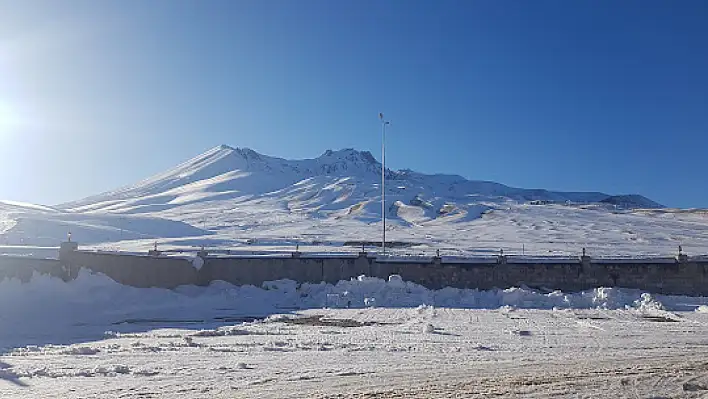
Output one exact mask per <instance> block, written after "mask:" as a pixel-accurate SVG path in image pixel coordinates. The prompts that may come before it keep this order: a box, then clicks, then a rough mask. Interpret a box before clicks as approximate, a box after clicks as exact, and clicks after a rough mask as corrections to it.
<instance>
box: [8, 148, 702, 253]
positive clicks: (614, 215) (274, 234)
mask: <svg viewBox="0 0 708 399" xmlns="http://www.w3.org/2000/svg"><path fill="white" fill-rule="evenodd" d="M380 179H381V164H380V163H379V162H378V161H377V160H376V159H375V158H374V156H373V155H372V154H371V153H369V152H366V151H357V150H353V149H345V150H339V151H326V152H324V153H323V154H322V155H321V156H319V157H317V158H314V159H303V160H286V159H282V158H277V157H272V156H267V155H263V154H259V153H257V152H255V151H253V150H250V149H244V148H232V147H229V146H219V147H215V148H212V149H210V150H209V151H207V152H205V153H203V154H201V155H199V156H197V157H195V158H193V159H190V160H188V161H186V162H184V163H182V164H181V165H178V166H177V167H175V168H173V169H171V170H168V171H166V172H164V173H160V174H158V175H155V176H153V177H150V178H148V179H146V180H143V181H141V182H138V183H136V184H133V185H130V186H127V187H123V188H120V189H117V190H113V191H110V192H106V193H103V194H99V195H96V196H92V197H89V198H85V199H82V200H78V201H75V202H71V203H66V204H61V205H58V206H54V207H41V206H35V205H30V204H17V203H11V202H4V203H3V202H0V249H2V245H3V244H4V245H28V244H29V245H56V243H58V242H59V241H61V240H63V239H65V237H66V234H67V232H69V231H70V232H71V233H72V237H74V238H75V239H76V240H77V241H79V242H81V243H82V245H89V246H96V247H101V248H110V249H115V248H120V249H129V250H140V251H144V250H146V249H147V248H151V247H152V246H153V244H154V243H155V242H158V243H159V245H160V246H161V248H169V247H172V248H177V249H184V248H198V247H201V246H206V247H209V248H212V249H216V248H221V249H226V248H229V249H238V248H241V249H248V250H249V251H250V250H261V249H269V250H273V249H276V250H278V249H280V250H292V249H293V248H294V247H295V245H296V244H299V245H301V246H302V247H303V248H309V250H310V251H341V250H343V249H345V248H346V247H345V246H343V244H344V243H346V242H351V241H367V242H375V241H377V240H379V239H380V237H381V229H382V224H381V203H380V201H381V186H380V184H381V180H380ZM386 191H387V192H386V216H387V224H386V229H387V239H388V240H391V241H399V242H406V243H408V244H410V245H412V246H413V247H412V248H408V249H406V251H413V252H416V253H428V254H430V253H434V251H435V250H436V249H441V250H442V251H444V252H443V253H450V252H452V253H456V254H464V255H479V254H489V253H497V252H498V251H499V249H500V248H504V250H505V253H511V254H514V253H525V254H529V253H532V254H566V255H568V254H578V253H580V252H581V249H582V248H583V247H586V248H587V249H588V251H589V252H590V253H591V254H593V255H600V254H603V255H619V254H662V255H666V254H673V253H674V252H675V250H676V248H677V247H678V245H682V246H683V248H684V250H685V251H687V252H691V253H708V216H706V215H707V214H706V213H705V212H697V211H695V212H694V211H689V210H680V211H679V210H672V209H665V208H662V209H659V208H661V205H659V204H657V203H655V202H653V201H651V200H649V199H647V198H645V197H642V196H640V195H635V194H631V195H609V194H604V193H600V192H559V191H549V190H542V189H524V188H514V187H509V186H505V185H503V184H499V183H494V182H488V181H474V180H467V179H465V178H463V177H461V176H456V175H427V174H423V173H418V172H414V171H411V170H400V171H394V170H387V171H386ZM306 250H307V249H306ZM352 250H356V249H352ZM445 251H447V252H445ZM0 252H1V251H0Z"/></svg>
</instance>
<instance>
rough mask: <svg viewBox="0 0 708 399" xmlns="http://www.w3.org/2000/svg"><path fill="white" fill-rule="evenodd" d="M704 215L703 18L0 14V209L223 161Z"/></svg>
mask: <svg viewBox="0 0 708 399" xmlns="http://www.w3.org/2000/svg"><path fill="white" fill-rule="evenodd" d="M380 111H383V112H384V113H385V114H386V115H387V116H388V117H389V118H390V119H391V120H392V121H393V128H392V129H391V131H390V135H389V140H388V144H389V146H388V148H389V152H388V153H387V155H388V157H387V160H388V165H389V166H390V167H392V168H395V169H399V168H411V169H414V170H419V171H422V172H428V173H431V172H441V173H456V174H460V175H463V176H465V177H467V178H471V179H481V180H493V181H498V182H501V183H505V184H508V185H512V186H519V187H527V188H548V189H557V190H588V191H595V190H597V191H605V192H608V193H630V192H632V193H635V192H636V193H640V194H644V195H646V196H648V197H650V198H652V199H654V200H656V201H659V202H661V203H664V204H666V205H669V206H683V207H708V184H706V182H708V178H707V177H706V174H707V173H708V161H707V160H706V157H705V154H706V153H708V3H707V2H705V1H691V0H682V1H668V0H667V1H646V0H641V1H639V0H637V1H629V0H628V1H561V0H558V1H527V0H518V1H497V0H494V1H492V0H490V1H471V0H470V1H462V0H461V1H432V0H431V1H411V0H401V1H363V0H350V1H344V0H342V1H339V0H336V1H332V0H322V1H307V0H301V1H300V0H298V1H289V0H282V1H267V0H258V1H245V0H225V1H208V0H207V1H196V0H195V1H183V0H173V1H172V0H170V1H159V0H157V1H155V0H152V1H123V0H121V1H69V0H68V1H61V2H59V1H32V0H22V1H17V0H0V198H3V199H13V200H20V201H30V202H36V203H43V204H55V203H59V202H63V201H67V200H71V199H77V198H80V197H84V196H87V195H90V194H95V193H98V192H101V191H104V190H108V189H112V188H115V187H117V186H121V185H124V184H128V183H132V182H135V181H137V180H139V179H142V178H144V177H148V176H149V175H152V174H154V173H156V172H160V171H162V170H164V169H166V168H168V167H171V166H173V165H175V164H177V163H179V162H181V161H183V160H185V159H187V158H190V157H192V156H194V155H197V154H199V153H201V152H203V151H204V150H206V149H208V148H210V147H213V146H215V145H219V144H229V145H232V146H239V147H250V148H253V149H255V150H257V151H259V152H262V153H266V154H269V155H276V156H282V157H286V158H303V157H315V156H317V155H319V154H320V153H322V152H323V151H324V150H326V149H330V148H331V149H339V148H344V147H355V148H357V149H362V150H370V151H371V152H372V153H373V154H375V155H376V156H377V157H379V156H380V129H379V121H378V119H377V115H378V112H380Z"/></svg>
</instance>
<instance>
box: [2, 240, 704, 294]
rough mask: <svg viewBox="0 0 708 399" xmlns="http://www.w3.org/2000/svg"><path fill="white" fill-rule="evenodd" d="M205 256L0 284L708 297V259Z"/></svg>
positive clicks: (5, 267) (17, 274)
mask: <svg viewBox="0 0 708 399" xmlns="http://www.w3.org/2000/svg"><path fill="white" fill-rule="evenodd" d="M202 256H204V259H203V260H204V262H203V264H201V267H200V268H199V269H197V268H195V267H194V266H193V265H192V263H191V262H190V261H189V260H188V259H183V258H178V257H171V256H161V255H155V254H152V255H150V256H148V255H137V254H122V253H101V252H91V251H79V250H70V251H62V252H61V255H60V260H59V261H56V260H54V261H51V260H37V259H21V258H7V259H4V260H3V259H2V258H0V279H3V278H19V279H20V280H22V281H28V280H29V278H30V277H31V275H32V272H33V271H36V272H38V273H44V274H49V275H53V276H56V277H60V278H62V279H64V280H69V279H72V278H75V277H76V275H77V274H78V270H79V269H81V268H85V269H88V270H91V271H93V272H100V273H103V274H105V275H107V276H108V277H110V278H112V279H114V280H115V281H117V282H119V283H121V284H126V285H130V286H134V287H162V288H174V287H177V286H179V285H185V284H196V285H208V284H210V283H211V282H213V281H218V280H222V281H226V282H229V283H232V284H236V285H245V284H251V285H255V286H260V285H262V284H263V282H265V281H271V280H279V279H291V280H295V281H297V282H300V283H306V282H307V283H320V282H327V283H336V282H337V281H339V280H348V279H350V278H355V277H357V276H360V275H366V276H371V277H379V278H383V279H386V278H388V276H390V275H392V274H398V275H400V276H401V277H402V278H403V279H404V280H406V281H411V282H414V283H417V284H421V285H423V286H425V287H428V288H430V289H439V288H443V287H454V288H477V289H482V290H484V289H492V288H508V287H519V286H527V287H530V288H536V289H542V290H562V291H566V292H574V291H581V290H587V289H592V288H596V287H623V288H636V289H641V290H645V291H649V292H654V293H662V294H676V295H692V296H696V295H700V296H708V259H703V258H701V259H697V260H692V259H690V258H685V257H684V258H681V259H678V258H677V259H675V260H674V261H673V262H671V261H670V259H667V258H657V259H601V260H597V261H595V260H593V259H591V258H590V257H587V256H586V257H583V259H582V260H581V259H579V258H578V259H573V258H565V259H564V258H547V259H546V258H539V259H532V258H527V259H522V258H518V257H508V258H507V259H506V262H503V263H499V262H498V259H497V258H496V257H494V258H488V259H487V260H486V261H485V260H484V259H479V258H477V259H474V260H473V261H466V260H465V259H461V258H445V257H442V258H441V257H433V258H411V259H405V258H402V257H398V258H393V257H391V258H388V257H374V256H369V255H368V254H366V253H361V254H359V255H332V256H322V255H317V256H308V255H307V254H306V253H302V254H300V255H299V256H296V257H293V256H291V255H287V254H280V255H276V256H251V257H249V256H243V255H239V256H209V255H205V254H202Z"/></svg>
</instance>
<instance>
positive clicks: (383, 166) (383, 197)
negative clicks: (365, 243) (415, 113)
mask: <svg viewBox="0 0 708 399" xmlns="http://www.w3.org/2000/svg"><path fill="white" fill-rule="evenodd" d="M379 119H380V120H381V250H382V252H383V253H384V254H385V253H386V125H390V124H391V122H389V121H386V120H384V116H383V113H381V112H380V113H379Z"/></svg>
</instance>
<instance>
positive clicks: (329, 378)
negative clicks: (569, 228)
mask: <svg viewBox="0 0 708 399" xmlns="http://www.w3.org/2000/svg"><path fill="white" fill-rule="evenodd" d="M372 300H373V301H374V302H375V304H376V305H375V306H372V307H366V302H371V301H372ZM706 304H708V298H689V297H673V296H661V295H651V294H648V293H643V292H639V291H634V290H622V289H607V288H600V289H596V290H591V291H587V292H582V293H576V294H564V293H560V292H553V293H539V292H535V291H531V290H528V289H521V288H514V289H508V290H493V291H477V290H457V289H450V288H446V289H443V290H437V291H431V290H428V289H425V288H423V287H421V286H418V285H416V284H412V283H409V282H405V281H403V280H401V279H400V277H398V276H391V277H390V278H389V279H388V280H381V279H376V278H367V277H364V276H362V277H360V278H358V279H352V280H350V281H341V282H339V283H338V284H336V285H328V284H301V285H298V284H296V283H295V282H293V281H287V280H283V281H273V282H267V283H265V284H264V285H263V287H253V286H243V287H236V286H232V285H229V284H226V283H223V282H222V283H214V284H212V285H210V286H209V287H195V286H183V287H179V288H178V289H176V290H172V291H171V290H165V289H144V288H140V289H139V288H131V287H127V286H122V285H120V284H117V283H115V282H114V281H113V280H111V279H109V278H107V277H105V276H103V275H100V274H99V275H95V274H90V273H88V272H86V271H83V272H81V274H80V276H79V278H78V279H77V280H75V281H72V282H69V283H64V282H62V281H60V280H58V279H54V278H51V277H47V276H40V275H35V276H34V277H33V278H32V280H31V281H30V282H29V283H26V284H22V283H20V282H19V281H15V280H5V281H2V282H0V316H1V317H0V323H1V324H0V347H1V348H2V352H0V353H2V355H0V396H1V397H3V398H24V397H62V398H72V399H73V398H84V397H135V396H141V397H145V396H148V397H153V398H171V397H178V396H185V395H186V396H188V397H190V398H242V397H243V398H247V397H248V398H251V397H335V395H339V396H336V397H345V398H347V397H352V398H354V397H361V396H362V395H364V394H366V395H370V396H373V397H382V398H387V397H421V398H428V397H452V396H457V397H459V396H464V397H486V396H485V395H492V396H514V395H518V396H522V397H546V396H548V395H549V394H551V393H553V394H556V395H559V396H568V395H575V394H577V393H578V392H583V393H584V394H586V395H590V396H595V397H597V396H602V397H637V396H632V395H639V397H656V395H661V396H662V397H701V396H698V395H700V394H701V392H703V391H704V390H705V389H708V386H707V385H705V383H706V381H708V380H706V375H707V374H706V373H707V372H708V368H706V366H705V358H706V356H708V349H706V346H705V338H704V337H705V334H706V333H707V332H708V313H706V312H705V310H704V309H706ZM347 306H349V308H348V309H347V308H346V307H347ZM525 381H528V383H525ZM695 392H697V393H695ZM650 394H651V395H654V396H649V395H650ZM692 395H693V396H692Z"/></svg>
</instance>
